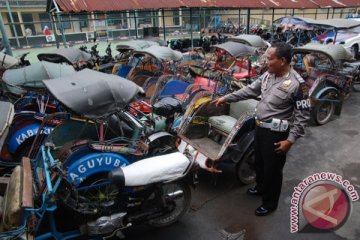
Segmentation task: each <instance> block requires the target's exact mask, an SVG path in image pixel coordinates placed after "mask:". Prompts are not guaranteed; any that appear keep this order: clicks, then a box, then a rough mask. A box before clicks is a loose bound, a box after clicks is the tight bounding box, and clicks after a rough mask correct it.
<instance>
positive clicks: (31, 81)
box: [3, 61, 75, 95]
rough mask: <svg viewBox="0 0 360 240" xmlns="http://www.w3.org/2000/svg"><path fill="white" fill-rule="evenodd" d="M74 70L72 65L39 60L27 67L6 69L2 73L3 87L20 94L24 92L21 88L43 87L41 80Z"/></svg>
mask: <svg viewBox="0 0 360 240" xmlns="http://www.w3.org/2000/svg"><path fill="white" fill-rule="evenodd" d="M74 72H75V70H74V68H73V67H72V66H69V65H63V64H57V63H51V62H46V61H41V62H37V63H34V64H32V65H30V66H27V67H23V68H18V69H8V70H6V71H5V72H4V75H3V81H4V82H5V83H6V84H5V85H4V88H5V89H6V90H7V91H10V92H12V93H14V94H18V95H20V94H22V93H24V92H26V90H25V89H22V88H43V87H45V86H44V83H43V82H42V80H45V79H53V78H61V77H64V76H67V75H70V74H73V73H74ZM15 86H16V87H15Z"/></svg>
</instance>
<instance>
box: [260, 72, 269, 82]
mask: <svg viewBox="0 0 360 240" xmlns="http://www.w3.org/2000/svg"><path fill="white" fill-rule="evenodd" d="M269 76H270V73H268V72H265V73H264V74H263V75H262V79H261V80H263V81H264V80H265V79H267V78H269Z"/></svg>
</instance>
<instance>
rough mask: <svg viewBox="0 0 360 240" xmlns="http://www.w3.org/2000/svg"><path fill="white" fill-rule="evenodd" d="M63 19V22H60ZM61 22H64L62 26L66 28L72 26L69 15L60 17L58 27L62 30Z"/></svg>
mask: <svg viewBox="0 0 360 240" xmlns="http://www.w3.org/2000/svg"><path fill="white" fill-rule="evenodd" d="M60 20H61V22H60ZM61 23H62V26H63V28H64V29H70V28H71V23H70V17H69V16H61V17H60V18H59V19H58V26H57V28H58V29H59V30H61Z"/></svg>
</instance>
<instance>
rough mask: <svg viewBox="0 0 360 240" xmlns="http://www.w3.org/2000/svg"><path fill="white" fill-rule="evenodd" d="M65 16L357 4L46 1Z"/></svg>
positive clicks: (346, 0) (351, 1) (352, 1)
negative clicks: (135, 11) (72, 13)
mask: <svg viewBox="0 0 360 240" xmlns="http://www.w3.org/2000/svg"><path fill="white" fill-rule="evenodd" d="M54 2H56V4H57V5H58V7H59V9H60V10H61V11H63V12H64V13H70V12H95V11H100V12H111V11H124V10H135V9H138V10H145V9H169V8H179V7H203V8H208V7H219V8H295V9H299V8H302V9H304V8H307V9H314V8H320V7H343V8H345V7H356V6H360V0H242V1H239V0H152V1H149V0H121V1H119V0H102V1H99V0H72V1H69V0H47V11H53V9H54V8H55V4H54Z"/></svg>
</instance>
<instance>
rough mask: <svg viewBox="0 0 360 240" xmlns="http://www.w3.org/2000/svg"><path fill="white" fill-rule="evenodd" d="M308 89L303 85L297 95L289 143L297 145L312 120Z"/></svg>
mask: <svg viewBox="0 0 360 240" xmlns="http://www.w3.org/2000/svg"><path fill="white" fill-rule="evenodd" d="M308 91H309V89H308V87H307V86H306V84H305V83H303V84H301V85H300V86H299V87H298V89H297V91H296V93H295V98H294V100H295V101H294V102H295V107H294V113H293V117H294V122H293V125H292V126H291V128H290V133H289V137H288V139H287V140H288V141H290V142H291V143H295V141H296V140H297V139H298V138H300V137H302V136H304V134H305V127H306V126H307V124H308V122H309V119H310V99H309V94H308Z"/></svg>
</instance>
